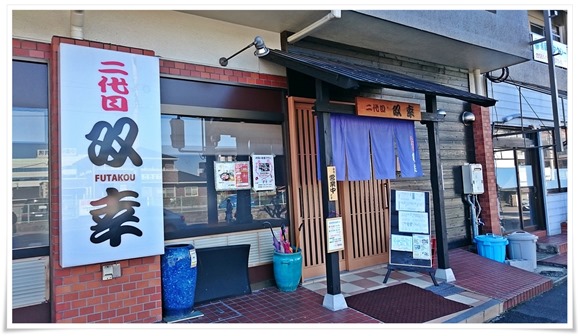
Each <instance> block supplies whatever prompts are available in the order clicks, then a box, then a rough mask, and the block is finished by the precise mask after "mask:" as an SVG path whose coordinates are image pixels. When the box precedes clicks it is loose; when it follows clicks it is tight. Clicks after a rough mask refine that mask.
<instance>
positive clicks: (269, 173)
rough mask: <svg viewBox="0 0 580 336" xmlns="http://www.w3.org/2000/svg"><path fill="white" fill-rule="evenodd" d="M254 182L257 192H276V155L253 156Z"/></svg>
mask: <svg viewBox="0 0 580 336" xmlns="http://www.w3.org/2000/svg"><path fill="white" fill-rule="evenodd" d="M252 182H253V187H252V188H253V189H254V190H255V191H260V190H276V179H275V178H274V155H252Z"/></svg>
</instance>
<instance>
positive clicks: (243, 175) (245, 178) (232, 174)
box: [214, 161, 250, 191]
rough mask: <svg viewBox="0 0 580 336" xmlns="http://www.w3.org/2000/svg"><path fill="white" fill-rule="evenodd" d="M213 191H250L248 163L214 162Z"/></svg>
mask: <svg viewBox="0 0 580 336" xmlns="http://www.w3.org/2000/svg"><path fill="white" fill-rule="evenodd" d="M214 175H215V179H214V180H215V190H217V191H224V190H242V189H250V162H249V161H233V162H229V161H228V162H215V163H214Z"/></svg>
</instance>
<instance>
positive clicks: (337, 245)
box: [326, 217, 344, 252]
mask: <svg viewBox="0 0 580 336" xmlns="http://www.w3.org/2000/svg"><path fill="white" fill-rule="evenodd" d="M326 237H327V247H328V249H327V250H328V252H335V251H340V250H343V249H344V239H343V235H342V217H335V218H327V219H326Z"/></svg>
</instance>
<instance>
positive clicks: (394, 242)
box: [391, 234, 413, 252]
mask: <svg viewBox="0 0 580 336" xmlns="http://www.w3.org/2000/svg"><path fill="white" fill-rule="evenodd" d="M391 250H396V251H407V252H411V251H413V239H412V237H409V236H403V235H396V234H394V235H391Z"/></svg>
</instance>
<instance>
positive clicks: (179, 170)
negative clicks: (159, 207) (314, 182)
mask: <svg viewBox="0 0 580 336" xmlns="http://www.w3.org/2000/svg"><path fill="white" fill-rule="evenodd" d="M172 120H173V121H174V122H173V123H172ZM175 120H179V122H177V123H176V122H175ZM176 124H178V128H176V127H175V125H176ZM161 125H162V132H161V133H162V153H163V168H164V169H163V187H164V190H174V193H173V194H171V195H169V193H166V194H165V198H164V202H163V204H164V208H165V209H166V210H168V211H171V212H172V213H176V214H179V216H182V217H183V218H182V219H181V218H179V216H175V215H171V216H170V215H167V216H166V217H165V226H166V228H167V227H171V229H172V230H173V229H174V228H175V227H178V229H175V230H174V232H176V233H175V234H168V231H169V230H166V239H172V238H179V237H191V236H199V235H206V234H215V233H225V232H234V231H244V230H253V229H262V228H264V222H265V221H268V222H270V223H272V224H273V225H275V224H281V223H282V222H284V223H285V222H286V215H287V194H286V189H287V188H286V187H287V185H286V179H285V176H286V167H285V156H284V149H283V143H282V126H281V125H279V124H260V123H250V122H234V121H223V120H216V119H215V118H193V117H180V118H179V119H177V116H174V115H163V116H162V117H161ZM172 126H173V128H172ZM252 155H266V156H269V155H272V156H273V167H272V168H273V169H274V171H275V174H274V176H275V181H274V183H273V184H272V187H271V189H269V190H260V191H256V190H254V188H252V186H253V183H252V182H253V181H252V180H251V160H252ZM230 166H231V167H233V168H231V171H227V172H224V171H222V169H223V167H230ZM243 174H248V175H247V177H243ZM222 175H223V176H222ZM225 175H227V176H225ZM240 176H242V177H240ZM218 178H219V180H218ZM237 179H239V180H237ZM224 186H225V187H224Z"/></svg>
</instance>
